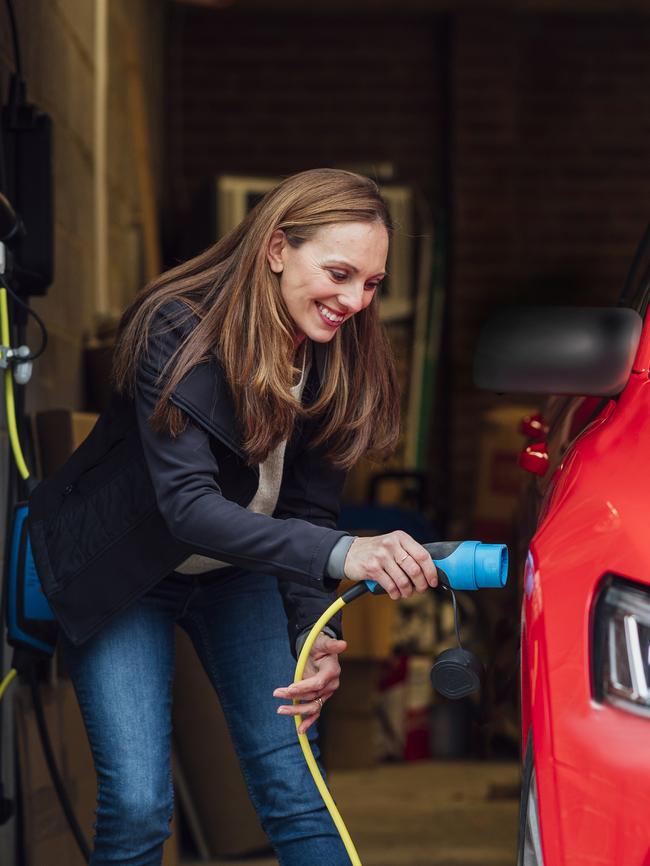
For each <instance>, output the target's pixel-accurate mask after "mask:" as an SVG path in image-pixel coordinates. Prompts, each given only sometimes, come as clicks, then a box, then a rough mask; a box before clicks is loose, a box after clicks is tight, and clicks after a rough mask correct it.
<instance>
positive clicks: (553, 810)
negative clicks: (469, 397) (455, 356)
mask: <svg viewBox="0 0 650 866" xmlns="http://www.w3.org/2000/svg"><path fill="white" fill-rule="evenodd" d="M648 248H650V231H649V232H647V233H646V238H645V246H644V247H643V251H642V253H641V254H638V255H637V270H636V277H635V278H634V279H632V280H628V289H627V290H626V292H625V293H624V295H623V298H622V304H620V305H619V307H617V308H612V309H606V308H600V309H593V308H592V309H587V308H584V309H577V308H555V309H551V310H549V309H546V310H545V309H539V308H538V309H536V310H531V309H528V310H518V311H507V312H504V313H502V314H499V315H498V316H497V317H496V319H493V320H491V322H489V323H488V325H487V326H486V328H485V329H484V331H483V333H482V336H481V340H480V342H479V348H478V351H477V357H476V361H475V380H476V382H477V384H478V385H479V386H480V387H483V388H490V389H492V390H496V391H498V392H502V393H515V392H516V393H527V394H529V393H538V394H540V393H545V394H553V395H558V394H565V395H568V396H564V397H557V396H554V397H553V398H551V399H550V400H549V401H548V403H547V409H546V410H545V413H544V418H543V419H539V418H538V419H534V423H533V425H532V427H529V434H531V435H532V434H533V433H534V432H535V431H536V430H537V431H538V432H537V434H536V441H534V442H531V444H530V445H529V447H528V448H527V449H526V452H525V453H524V454H523V455H522V465H523V466H524V468H527V469H529V471H532V472H533V473H534V474H535V481H534V483H533V485H532V497H531V499H530V500H529V506H530V509H529V513H531V514H534V515H535V524H534V525H533V526H532V527H531V531H532V532H533V533H534V534H533V535H532V538H531V537H530V532H529V533H528V537H527V540H528V539H529V544H528V549H527V553H526V555H525V566H524V567H523V587H522V617H521V710H522V753H523V756H524V765H523V785H522V809H521V825H520V838H519V854H518V861H517V862H518V866H599V864H603V866H604V864H607V866H650V378H649V376H650V315H647V309H648V302H649V300H650V264H648V265H647V267H646V265H645V264H644V256H645V255H646V251H647V250H648ZM644 268H645V270H644ZM576 394H579V395H580V396H572V395H576ZM646 497H648V498H646Z"/></svg>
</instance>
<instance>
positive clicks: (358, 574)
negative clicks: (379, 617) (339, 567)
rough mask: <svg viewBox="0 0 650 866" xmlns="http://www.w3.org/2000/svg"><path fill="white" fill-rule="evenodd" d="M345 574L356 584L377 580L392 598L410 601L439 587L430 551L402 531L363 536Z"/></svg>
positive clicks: (348, 559)
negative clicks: (357, 582) (414, 594)
mask: <svg viewBox="0 0 650 866" xmlns="http://www.w3.org/2000/svg"><path fill="white" fill-rule="evenodd" d="M343 570H344V573H345V576H346V577H347V578H349V579H350V580H353V581H361V580H375V581H377V583H378V584H380V586H382V587H383V588H384V589H385V590H386V592H387V593H388V595H389V596H390V597H391V598H392V599H398V598H408V597H409V596H410V595H412V594H413V590H415V591H416V592H426V590H427V589H429V587H434V586H437V585H438V572H437V570H436V567H435V565H434V564H433V560H432V559H431V556H430V554H429V553H427V551H426V550H425V549H424V547H422V545H421V544H418V542H417V541H415V540H414V539H413V538H411V536H410V535H408V534H407V533H406V532H402V531H401V530H399V529H398V530H397V531H395V532H389V533H387V534H386V535H372V536H362V537H360V538H356V539H355V540H354V541H353V542H352V544H351V545H350V549H349V550H348V554H347V556H346V558H345V566H344V569H343Z"/></svg>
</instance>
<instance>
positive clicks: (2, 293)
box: [0, 286, 29, 701]
mask: <svg viewBox="0 0 650 866" xmlns="http://www.w3.org/2000/svg"><path fill="white" fill-rule="evenodd" d="M0 344H1V345H3V346H6V347H7V348H10V346H11V339H10V333H9V307H8V304H7V290H6V289H5V288H4V286H0ZM4 378H5V404H6V407H7V432H8V433H9V441H10V442H11V450H12V452H13V455H14V460H15V461H16V466H17V467H18V471H19V472H20V476H21V478H22V479H23V480H24V481H27V479H28V478H29V469H28V468H27V464H26V463H25V457H24V456H23V449H22V448H21V447H20V439H19V438H18V424H17V423H16V404H15V402H14V380H13V375H12V372H11V367H9V366H7V367H6V369H5V373H4ZM17 674H18V671H17V670H16V668H11V670H10V671H9V673H8V674H7V675H6V677H5V678H4V679H3V680H2V682H1V683H0V701H1V700H2V698H3V697H4V693H5V692H6V691H7V689H8V688H9V686H10V685H11V683H12V682H13V681H14V679H15V678H16V676H17Z"/></svg>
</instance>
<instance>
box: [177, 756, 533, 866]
mask: <svg viewBox="0 0 650 866" xmlns="http://www.w3.org/2000/svg"><path fill="white" fill-rule="evenodd" d="M518 782H519V766H518V765H517V764H512V763H470V762H457V763H443V762H419V763H413V764H399V765H382V766H380V767H378V768H377V769H373V770H365V771H347V772H343V771H339V772H332V773H331V774H330V783H331V787H332V791H333V792H334V795H335V797H336V801H337V804H338V806H339V808H340V810H341V814H342V815H343V818H344V820H345V822H346V825H347V827H348V830H349V831H350V835H351V836H352V838H353V840H354V843H355V845H356V848H357V851H358V853H359V856H360V858H361V860H362V862H363V864H364V866H402V864H403V866H407V864H408V866H514V863H515V860H516V857H515V849H516V833H517V823H518V808H519V804H518V800H517V799H516V797H515V794H516V787H517V785H518ZM196 862H197V861H188V860H186V861H184V864H183V866H187V864H189V863H196ZM237 863H240V864H242V866H277V860H276V859H275V858H274V857H267V858H263V859H259V858H258V859H240V860H232V859H231V860H211V861H209V866H234V864H237ZM203 866H208V864H207V863H206V862H205V861H203ZM306 866H307V864H306ZM309 866H316V864H309ZM323 866H326V864H323Z"/></svg>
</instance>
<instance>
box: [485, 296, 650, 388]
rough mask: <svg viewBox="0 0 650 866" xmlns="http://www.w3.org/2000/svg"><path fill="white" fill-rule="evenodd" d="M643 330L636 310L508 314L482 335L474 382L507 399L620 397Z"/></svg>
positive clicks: (528, 309)
mask: <svg viewBox="0 0 650 866" xmlns="http://www.w3.org/2000/svg"><path fill="white" fill-rule="evenodd" d="M642 326H643V322H642V320H641V317H640V316H639V314H638V313H637V312H636V311H635V310H631V309H627V308H622V307H614V308H609V307H513V308H509V309H504V310H502V311H500V312H499V313H496V314H495V315H493V316H492V317H491V318H490V319H488V321H487V322H486V323H485V325H484V326H483V328H482V330H481V334H480V337H479V341H478V345H477V348H476V353H475V356H474V383H475V384H476V386H477V387H478V388H483V389H485V390H490V391H497V392H500V393H507V394H512V393H522V394H558V395H559V394H580V395H595V396H602V397H609V396H613V395H615V394H619V393H620V392H621V391H622V390H623V388H624V387H625V385H626V383H627V381H628V379H629V376H630V373H631V371H632V365H633V363H634V358H635V355H636V351H637V348H638V345H639V339H640V337H641V329H642Z"/></svg>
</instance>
